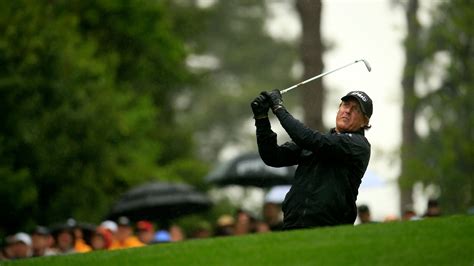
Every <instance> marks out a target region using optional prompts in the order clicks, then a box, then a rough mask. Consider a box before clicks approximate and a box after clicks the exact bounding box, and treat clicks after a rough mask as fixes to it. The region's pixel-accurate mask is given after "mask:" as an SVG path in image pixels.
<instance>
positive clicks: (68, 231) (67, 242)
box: [54, 225, 76, 254]
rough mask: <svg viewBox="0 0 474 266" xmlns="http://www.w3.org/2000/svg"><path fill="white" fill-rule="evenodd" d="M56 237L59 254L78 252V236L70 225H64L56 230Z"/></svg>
mask: <svg viewBox="0 0 474 266" xmlns="http://www.w3.org/2000/svg"><path fill="white" fill-rule="evenodd" d="M54 239H55V240H56V248H57V251H58V253H59V254H71V253H76V250H75V249H74V245H75V242H76V237H75V236H74V232H73V229H72V228H71V227H70V226H68V225H67V226H62V227H60V228H58V229H57V230H56V231H55V232H54Z"/></svg>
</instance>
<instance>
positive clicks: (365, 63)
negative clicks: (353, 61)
mask: <svg viewBox="0 0 474 266" xmlns="http://www.w3.org/2000/svg"><path fill="white" fill-rule="evenodd" d="M357 61H362V62H364V65H365V67H366V68H367V70H368V71H369V72H370V71H371V70H372V68H371V67H370V65H369V62H367V60H364V59H360V60H357Z"/></svg>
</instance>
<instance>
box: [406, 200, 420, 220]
mask: <svg viewBox="0 0 474 266" xmlns="http://www.w3.org/2000/svg"><path fill="white" fill-rule="evenodd" d="M419 219H420V218H419V217H418V216H417V215H416V212H415V210H413V206H412V205H411V204H408V205H407V206H405V208H404V210H403V214H402V220H403V221H414V220H419Z"/></svg>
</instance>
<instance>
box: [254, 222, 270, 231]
mask: <svg viewBox="0 0 474 266" xmlns="http://www.w3.org/2000/svg"><path fill="white" fill-rule="evenodd" d="M254 227H255V228H254V230H255V233H267V232H271V230H270V226H269V225H268V224H267V223H266V222H264V221H255V225H254Z"/></svg>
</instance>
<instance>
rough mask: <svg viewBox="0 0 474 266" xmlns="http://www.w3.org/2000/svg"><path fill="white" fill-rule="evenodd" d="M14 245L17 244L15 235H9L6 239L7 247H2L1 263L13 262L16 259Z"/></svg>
mask: <svg viewBox="0 0 474 266" xmlns="http://www.w3.org/2000/svg"><path fill="white" fill-rule="evenodd" d="M14 244H15V236H14V235H9V236H7V237H5V246H4V247H2V250H1V253H0V261H4V260H11V259H13V258H14V257H15V254H14V247H13V246H14Z"/></svg>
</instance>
